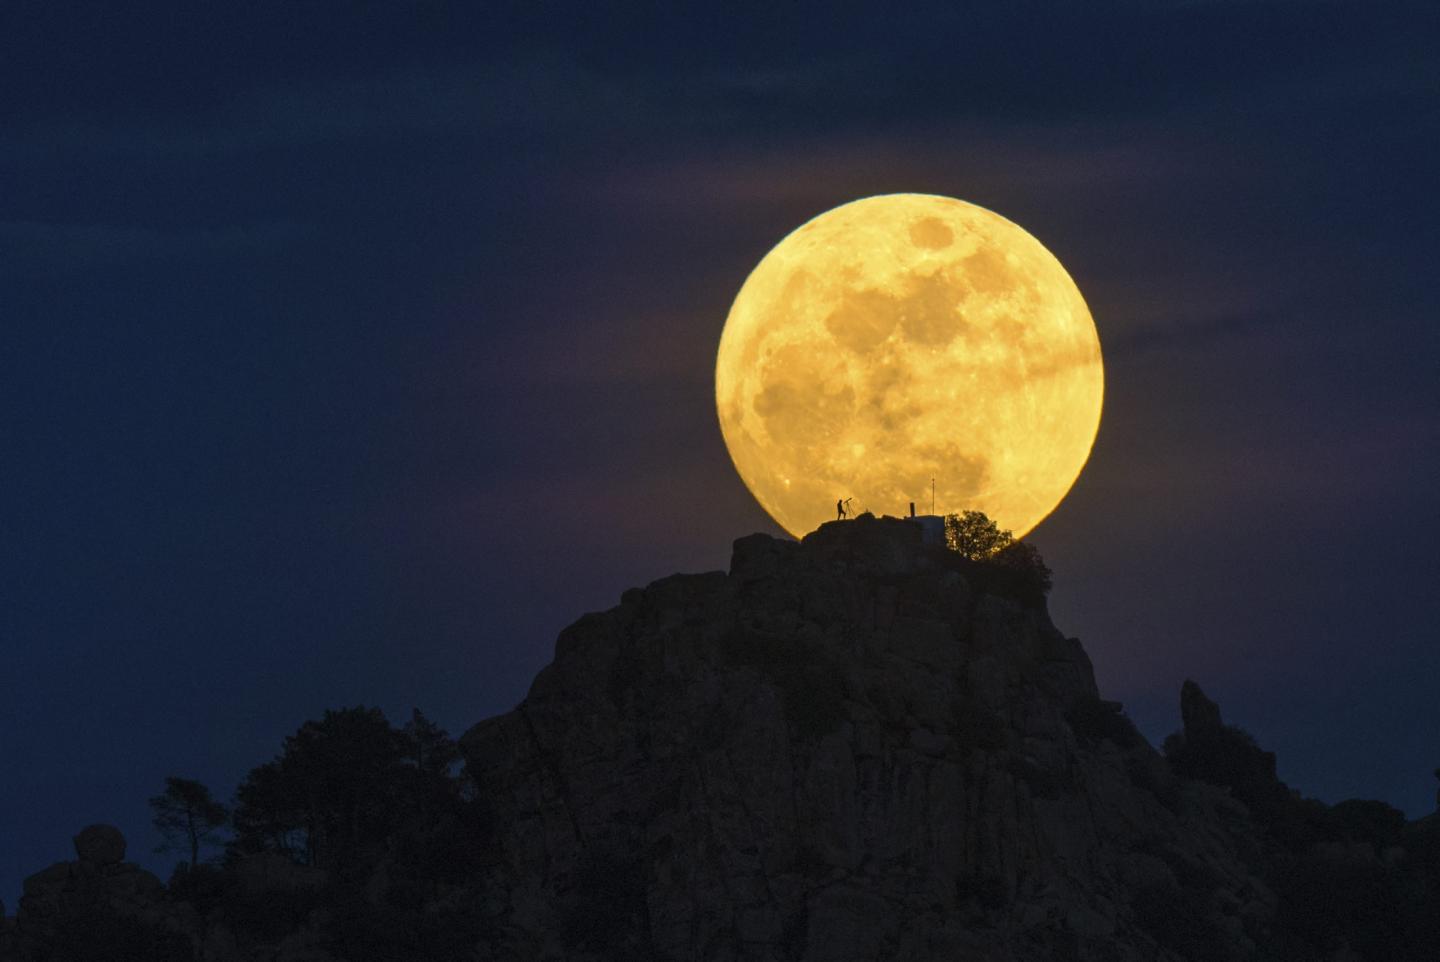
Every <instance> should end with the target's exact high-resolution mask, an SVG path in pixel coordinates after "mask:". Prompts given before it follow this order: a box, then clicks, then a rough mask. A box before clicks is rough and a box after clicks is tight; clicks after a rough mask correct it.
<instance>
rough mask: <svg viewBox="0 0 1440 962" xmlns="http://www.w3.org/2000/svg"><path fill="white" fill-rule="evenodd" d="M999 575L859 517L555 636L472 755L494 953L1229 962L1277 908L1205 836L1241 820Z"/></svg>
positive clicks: (1238, 863)
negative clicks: (1170, 759) (489, 866)
mask: <svg viewBox="0 0 1440 962" xmlns="http://www.w3.org/2000/svg"><path fill="white" fill-rule="evenodd" d="M1012 575H1013V573H1011V572H1007V571H1004V570H1000V569H998V568H996V567H995V566H993V565H986V564H983V563H977V562H971V561H967V560H966V559H963V558H961V557H959V556H958V555H955V554H954V553H953V552H948V551H945V550H944V549H940V548H935V547H927V546H925V545H923V544H922V543H921V540H920V531H919V529H918V527H916V526H915V525H913V524H911V523H910V522H907V521H904V520H897V519H882V518H867V517H862V518H860V519H856V520H854V521H848V522H837V523H832V524H827V525H824V526H822V527H821V528H820V529H819V530H818V531H816V532H814V533H812V534H810V535H809V536H807V537H806V538H804V539H803V540H802V541H800V542H798V543H797V542H793V541H787V540H781V539H775V538H770V537H768V536H765V535H750V536H748V537H745V538H741V539H739V540H738V541H736V542H735V545H734V551H733V555H732V559H731V565H730V570H729V571H728V572H711V573H707V574H699V575H676V576H673V577H670V578H665V579H662V580H660V581H657V582H654V583H652V584H650V585H649V586H647V587H645V588H643V589H634V590H631V591H627V592H626V593H625V594H624V595H623V596H622V599H621V603H620V605H619V606H618V607H616V608H613V609H611V610H609V611H606V612H603V613H598V614H591V615H586V616H585V617H583V618H581V619H580V620H579V621H577V622H576V623H575V624H573V625H572V626H570V627H569V628H567V629H566V630H565V631H564V632H563V633H562V634H561V636H560V639H559V641H558V643H557V645H556V654H555V660H554V661H553V663H552V664H550V665H549V666H548V667H546V668H545V669H544V670H543V671H542V672H541V673H540V675H539V676H538V677H537V678H536V680H535V683H534V685H533V686H532V688H531V690H530V693H529V695H528V696H527V697H526V699H525V700H524V702H522V703H521V705H520V706H519V707H517V708H516V709H515V710H514V711H512V712H510V713H508V714H505V715H502V716H499V717H497V718H492V719H490V720H488V721H485V722H482V723H481V724H479V725H477V726H475V727H474V728H473V729H471V730H470V731H469V732H468V733H467V734H466V735H465V736H464V737H463V738H462V740H461V745H462V749H463V751H464V753H465V755H466V757H467V759H468V763H469V766H470V770H471V771H472V772H473V774H474V775H475V777H476V779H477V782H478V783H479V784H481V785H484V786H487V787H488V788H489V789H490V790H492V791H493V797H494V802H493V804H494V816H495V819H496V823H495V824H496V829H497V836H496V837H497V839H498V840H499V844H500V846H501V855H500V859H501V861H502V862H503V863H504V865H505V867H506V869H505V871H503V872H501V873H497V875H496V876H495V879H496V881H495V883H494V884H493V886H492V888H491V890H490V892H489V895H488V898H489V900H490V902H489V904H491V905H492V910H493V912H494V918H495V922H496V926H495V935H494V938H493V941H492V943H491V944H490V945H488V946H487V951H489V952H491V954H492V955H493V957H495V958H516V959H519V958H530V959H536V958H554V959H561V958H568V959H574V958H627V959H641V958H656V959H659V958H667V959H699V958H704V959H736V960H740V959H753V960H776V962H778V960H809V962H820V960H829V959H852V958H886V959H916V960H920V959H937V958H951V957H956V958H961V957H963V958H976V959H1052V958H1057V957H1063V958H1076V959H1090V958H1095V959H1100V958H1104V959H1111V960H1114V959H1137V960H1138V959H1141V958H1144V959H1157V958H1160V959H1178V958H1186V957H1197V956H1195V955H1193V954H1191V953H1194V952H1204V953H1205V957H1207V958H1214V959H1227V958H1242V957H1244V956H1245V955H1246V954H1247V953H1248V952H1249V951H1250V950H1251V948H1252V947H1253V943H1252V930H1254V929H1255V928H1256V927H1257V926H1259V925H1261V924H1262V923H1263V920H1264V919H1265V918H1266V917H1267V914H1268V913H1269V912H1270V911H1271V908H1272V901H1273V900H1272V899H1271V897H1270V896H1269V894H1268V892H1267V891H1266V890H1265V888H1264V886H1263V885H1262V884H1261V883H1260V882H1259V881H1258V880H1257V879H1255V878H1253V877H1252V876H1251V874H1250V872H1249V870H1248V869H1247V868H1246V866H1245V863H1244V862H1243V861H1242V860H1241V859H1240V857H1239V854H1238V851H1237V848H1236V842H1235V840H1234V838H1233V837H1231V836H1230V835H1228V834H1227V833H1226V832H1223V831H1217V830H1216V829H1215V826H1216V825H1218V824H1221V823H1222V822H1224V821H1226V820H1228V821H1229V822H1230V823H1231V824H1241V823H1244V822H1245V820H1246V818H1247V816H1246V813H1245V812H1244V810H1243V809H1242V808H1240V807H1239V806H1237V805H1235V803H1233V802H1232V801H1230V799H1229V798H1228V797H1227V796H1226V795H1225V793H1223V792H1221V791H1218V790H1215V789H1212V788H1210V787H1208V786H1202V785H1182V784H1180V783H1178V782H1177V781H1176V780H1175V779H1174V777H1173V776H1172V775H1170V773H1169V771H1168V769H1167V768H1166V766H1165V765H1164V763H1163V761H1162V760H1161V758H1160V757H1159V756H1158V754H1157V753H1156V752H1155V751H1154V750H1153V749H1152V748H1151V747H1150V746H1149V745H1148V744H1147V743H1146V742H1145V741H1144V739H1143V738H1141V737H1140V736H1139V735H1138V734H1137V733H1136V731H1135V729H1134V727H1133V726H1132V725H1130V723H1129V722H1128V720H1127V719H1125V717H1124V715H1123V713H1122V712H1121V711H1120V710H1119V706H1118V705H1116V704H1114V703H1110V702H1104V701H1102V700H1101V699H1100V698H1099V695H1098V692H1097V690H1096V686H1095V680H1094V674H1093V671H1092V669H1091V665H1090V661H1089V659H1088V657H1087V656H1086V654H1085V651H1084V649H1083V648H1082V647H1081V645H1080V643H1079V642H1078V641H1077V640H1075V639H1073V638H1067V637H1066V636H1065V635H1063V634H1062V633H1061V632H1060V631H1058V630H1057V629H1056V628H1055V626H1054V625H1053V624H1052V623H1051V621H1050V618H1049V616H1048V614H1047V612H1046V610H1045V606H1044V603H1043V597H1039V598H1037V597H1036V596H1035V593H1034V592H1031V591H1026V590H1025V589H1024V585H1023V584H1021V583H1018V582H1017V581H1016V580H1015V578H1014V577H1013V576H1012ZM1196 691H1197V692H1198V689H1196ZM1202 697H1203V696H1202ZM1212 707H1213V706H1212ZM1201 714H1203V712H1202V713H1201ZM1216 717H1217V718H1218V713H1217V715H1216ZM1177 919H1179V921H1178V922H1177Z"/></svg>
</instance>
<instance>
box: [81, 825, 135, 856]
mask: <svg viewBox="0 0 1440 962" xmlns="http://www.w3.org/2000/svg"><path fill="white" fill-rule="evenodd" d="M72 841H74V843H75V854H76V855H77V856H79V858H80V861H82V862H89V863H91V864H92V865H114V864H115V863H117V862H123V861H125V836H124V835H122V834H121V833H120V830H119V829H118V828H116V827H115V826H114V825H87V826H85V827H84V828H82V829H81V830H80V832H79V834H78V835H76V836H75V838H74V839H72Z"/></svg>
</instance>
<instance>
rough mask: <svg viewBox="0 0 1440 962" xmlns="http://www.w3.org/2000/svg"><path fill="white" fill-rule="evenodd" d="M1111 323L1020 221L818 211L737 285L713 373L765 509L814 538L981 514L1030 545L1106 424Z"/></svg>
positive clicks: (905, 211) (921, 198) (940, 211)
mask: <svg viewBox="0 0 1440 962" xmlns="http://www.w3.org/2000/svg"><path fill="white" fill-rule="evenodd" d="M1104 387H1105V375H1104V370H1103V367H1102V364H1101V359H1100V339H1099V337H1098V336H1097V335H1096V332H1095V322H1094V320H1093V319H1092V318H1091V317H1090V310H1089V308H1087V307H1086V306H1085V301H1084V299H1083V298H1082V297H1081V296H1080V291H1079V289H1078V288H1077V287H1076V286H1075V282H1074V281H1073V280H1071V279H1070V275H1069V274H1067V273H1066V272H1065V268H1064V267H1062V266H1060V262H1059V261H1058V260H1056V259H1055V257H1054V255H1052V254H1051V253H1050V252H1049V251H1048V250H1046V249H1045V248H1044V247H1043V246H1042V245H1041V244H1040V242H1039V241H1038V240H1036V239H1035V238H1034V237H1032V236H1030V234H1028V233H1026V232H1025V231H1024V230H1022V229H1021V228H1020V227H1018V226H1016V225H1015V224H1013V223H1011V222H1010V221H1008V220H1006V219H1005V218H1003V217H1001V216H1000V215H999V214H995V213H992V212H991V211H988V210H986V209H985V208H983V207H977V206H975V205H974V204H969V203H966V202H965V201H962V200H956V199H954V198H950V197H937V196H933V195H928V194H890V195H885V196H880V197H868V198H865V199H863V200H857V201H854V202H853V203H849V204H844V205H842V206H840V207H836V208H835V209H834V210H830V211H827V212H826V213H823V214H821V215H820V216H818V217H816V218H815V219H813V220H811V221H810V222H809V223H807V224H805V225H804V226H802V227H800V228H799V229H797V230H796V231H795V232H793V233H792V234H790V235H789V236H788V237H786V238H785V239H784V240H782V241H780V243H779V244H777V245H776V246H775V248H774V249H773V250H772V251H770V253H768V254H766V255H765V257H764V259H762V260H761V261H760V263H759V265H757V266H756V268H755V270H754V271H752V272H751V274H750V276H749V278H747V279H746V281H745V284H744V286H743V287H741V289H740V293H739V295H738V296H737V297H736V298H735V304H734V306H733V307H731V309H730V315H729V317H728V318H727V319H726V321H725V330H724V332H723V333H722V334H721V336H720V352H719V356H718V358H717V359H716V364H715V403H716V407H717V408H718V411H719V415H720V429H721V432H722V433H723V434H724V437H725V444H726V447H728V448H729V450H730V457H731V458H732V459H733V460H734V462H735V467H736V469H737V470H738V471H739V472H740V477H741V478H742V479H743V480H744V481H745V484H746V485H747V486H748V487H749V488H750V491H751V492H752V493H753V494H754V495H755V497H756V499H757V500H758V501H759V502H760V504H761V506H763V507H764V508H765V510H766V511H768V512H769V513H770V515H771V516H772V517H773V518H774V519H775V520H776V521H777V522H779V524H780V525H781V527H783V528H784V529H785V530H787V531H789V532H790V533H791V534H793V535H795V536H797V537H799V536H801V535H804V534H806V533H808V532H810V531H813V530H814V529H815V528H817V527H818V526H819V525H820V524H821V522H823V521H828V520H831V519H833V518H835V516H836V506H835V502H836V501H837V500H840V499H846V498H849V499H851V501H850V505H849V507H850V512H851V514H859V513H860V512H862V511H872V512H874V513H875V514H877V515H878V514H893V515H903V514H906V513H908V510H909V505H910V503H911V502H914V504H915V507H916V511H917V513H919V514H929V513H931V482H932V479H933V482H934V512H935V513H937V514H949V513H952V512H958V511H966V510H975V511H983V512H985V514H987V515H989V516H990V517H991V518H992V519H993V520H994V521H995V522H996V523H998V524H999V525H1000V527H1002V528H1008V529H1010V530H1011V531H1012V532H1014V534H1015V536H1016V537H1021V536H1023V535H1025V534H1027V533H1029V531H1030V530H1031V529H1033V528H1034V527H1035V526H1036V525H1037V524H1039V523H1040V522H1041V521H1042V520H1043V519H1044V518H1045V517H1046V515H1048V514H1050V512H1051V511H1053V510H1054V509H1055V506H1056V505H1058V504H1059V503H1060V501H1061V499H1063V498H1064V497H1065V495H1066V493H1067V492H1068V491H1069V490H1070V487H1071V485H1073V484H1074V483H1075V479H1076V478H1077V477H1078V476H1079V474H1080V470H1081V468H1083V467H1084V466H1085V460H1086V458H1088V457H1089V455H1090V448H1091V446H1092V445H1093V444H1094V441H1095V433H1096V431H1097V430H1098V429H1099V426H1100V408H1101V404H1102V401H1103V397H1104Z"/></svg>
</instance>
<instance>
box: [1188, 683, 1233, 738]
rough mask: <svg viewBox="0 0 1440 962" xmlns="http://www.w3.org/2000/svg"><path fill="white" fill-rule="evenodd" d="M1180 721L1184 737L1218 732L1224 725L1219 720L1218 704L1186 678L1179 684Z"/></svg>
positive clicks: (1204, 735)
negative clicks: (1183, 727)
mask: <svg viewBox="0 0 1440 962" xmlns="http://www.w3.org/2000/svg"><path fill="white" fill-rule="evenodd" d="M1180 722H1181V724H1182V725H1184V726H1185V737H1186V738H1190V739H1194V738H1205V737H1207V736H1212V735H1215V734H1218V733H1219V732H1220V731H1221V730H1223V729H1224V727H1225V724H1224V722H1222V721H1221V720H1220V706H1219V705H1217V704H1215V703H1214V702H1213V701H1211V700H1210V699H1209V698H1206V697H1205V692H1204V691H1202V690H1201V689H1200V686H1199V685H1197V684H1195V683H1194V682H1193V681H1191V680H1190V679H1188V678H1187V679H1185V683H1184V684H1183V685H1181V686H1180Z"/></svg>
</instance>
